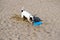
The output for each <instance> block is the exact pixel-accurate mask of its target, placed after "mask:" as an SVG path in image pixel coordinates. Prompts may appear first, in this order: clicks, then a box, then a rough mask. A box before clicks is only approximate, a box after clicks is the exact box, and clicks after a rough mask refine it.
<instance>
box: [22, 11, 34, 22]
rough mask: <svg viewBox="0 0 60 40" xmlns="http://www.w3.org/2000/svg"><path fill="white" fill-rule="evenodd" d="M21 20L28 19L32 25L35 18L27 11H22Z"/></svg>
mask: <svg viewBox="0 0 60 40" xmlns="http://www.w3.org/2000/svg"><path fill="white" fill-rule="evenodd" d="M21 18H27V20H28V21H29V22H30V23H32V22H33V20H34V19H33V16H32V15H31V14H30V13H29V12H27V11H25V10H21Z"/></svg>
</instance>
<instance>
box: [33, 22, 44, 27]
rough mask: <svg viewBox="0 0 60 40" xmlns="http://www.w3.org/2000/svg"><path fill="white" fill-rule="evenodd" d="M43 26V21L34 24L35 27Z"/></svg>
mask: <svg viewBox="0 0 60 40" xmlns="http://www.w3.org/2000/svg"><path fill="white" fill-rule="evenodd" d="M42 24H43V23H42V21H39V22H33V26H40V25H42Z"/></svg>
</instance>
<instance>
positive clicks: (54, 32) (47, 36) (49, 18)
mask: <svg viewBox="0 0 60 40" xmlns="http://www.w3.org/2000/svg"><path fill="white" fill-rule="evenodd" d="M23 6H24V7H25V9H26V10H27V11H29V12H31V14H32V15H36V16H38V17H40V18H41V19H42V20H43V23H44V24H43V25H41V26H40V27H34V26H32V25H31V24H30V23H28V22H26V21H22V19H21V18H20V13H21V12H20V10H21V8H22V7H23ZM0 40H60V0H0Z"/></svg>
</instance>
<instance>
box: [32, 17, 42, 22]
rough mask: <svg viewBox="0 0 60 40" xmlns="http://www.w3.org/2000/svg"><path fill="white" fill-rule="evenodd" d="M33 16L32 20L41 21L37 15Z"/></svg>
mask: <svg viewBox="0 0 60 40" xmlns="http://www.w3.org/2000/svg"><path fill="white" fill-rule="evenodd" d="M33 18H34V21H35V22H39V21H42V20H41V19H40V18H39V17H37V16H34V17H33Z"/></svg>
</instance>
